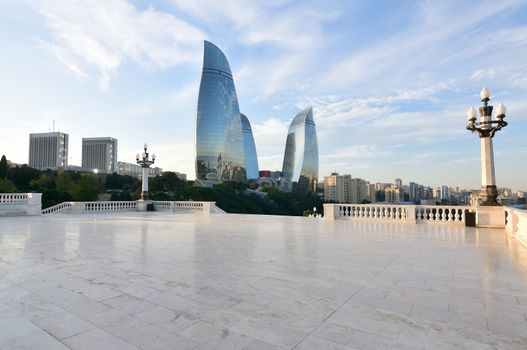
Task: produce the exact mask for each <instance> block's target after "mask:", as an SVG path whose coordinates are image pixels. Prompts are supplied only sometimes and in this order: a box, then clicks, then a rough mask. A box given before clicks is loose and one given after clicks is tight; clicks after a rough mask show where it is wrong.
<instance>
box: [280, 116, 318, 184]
mask: <svg viewBox="0 0 527 350" xmlns="http://www.w3.org/2000/svg"><path fill="white" fill-rule="evenodd" d="M282 173H283V175H284V177H285V178H286V179H287V180H288V181H291V182H297V189H298V191H299V192H301V193H304V192H311V191H313V192H315V191H316V188H317V183H318V142H317V131H316V127H315V120H314V118H313V108H311V107H309V108H306V109H304V110H303V111H301V112H300V113H298V114H297V115H296V116H295V118H294V119H293V121H292V122H291V125H290V126H289V131H288V132H287V139H286V144H285V153H284V162H283V166H282Z"/></svg>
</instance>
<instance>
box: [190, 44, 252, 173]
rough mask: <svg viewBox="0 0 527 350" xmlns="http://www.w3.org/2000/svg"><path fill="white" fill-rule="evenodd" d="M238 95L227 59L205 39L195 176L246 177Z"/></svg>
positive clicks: (197, 125)
mask: <svg viewBox="0 0 527 350" xmlns="http://www.w3.org/2000/svg"><path fill="white" fill-rule="evenodd" d="M245 154H246V153H245V148H244V140H243V133H242V121H241V117H240V108H239V106H238V97H237V96H236V89H235V87H234V81H233V79H232V73H231V69H230V67H229V62H228V61H227V58H226V57H225V55H224V54H223V52H221V50H220V49H219V48H218V47H216V46H215V45H214V44H212V43H210V42H208V41H205V50H204V55H203V71H202V75H201V83H200V87H199V97H198V112H197V124H196V178H197V179H206V178H207V176H208V175H209V176H208V177H210V178H212V177H215V178H216V179H217V180H218V181H229V180H234V181H244V180H246V179H247V169H246V159H245Z"/></svg>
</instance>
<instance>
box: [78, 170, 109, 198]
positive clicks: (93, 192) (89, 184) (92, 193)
mask: <svg viewBox="0 0 527 350" xmlns="http://www.w3.org/2000/svg"><path fill="white" fill-rule="evenodd" d="M70 193H71V195H72V197H73V199H74V200H76V201H94V200H97V197H98V196H99V194H101V193H104V186H103V184H102V183H101V181H100V180H99V178H98V177H97V176H96V175H93V174H82V176H81V177H80V179H79V180H78V181H75V183H74V184H73V186H72V188H71V191H70Z"/></svg>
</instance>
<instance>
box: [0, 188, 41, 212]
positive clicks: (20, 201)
mask: <svg viewBox="0 0 527 350" xmlns="http://www.w3.org/2000/svg"><path fill="white" fill-rule="evenodd" d="M41 209H42V193H0V212H14V213H21V214H26V215H40V211H41Z"/></svg>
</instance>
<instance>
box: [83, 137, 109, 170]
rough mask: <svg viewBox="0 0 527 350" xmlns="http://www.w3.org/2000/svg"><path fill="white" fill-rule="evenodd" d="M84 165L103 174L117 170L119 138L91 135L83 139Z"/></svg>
mask: <svg viewBox="0 0 527 350" xmlns="http://www.w3.org/2000/svg"><path fill="white" fill-rule="evenodd" d="M82 167H83V168H86V169H93V171H95V172H99V173H102V174H113V173H114V172H116V170H117V139H114V138H112V137H90V138H83V139H82Z"/></svg>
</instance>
